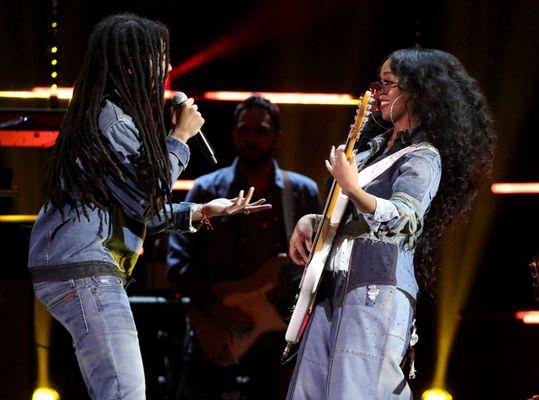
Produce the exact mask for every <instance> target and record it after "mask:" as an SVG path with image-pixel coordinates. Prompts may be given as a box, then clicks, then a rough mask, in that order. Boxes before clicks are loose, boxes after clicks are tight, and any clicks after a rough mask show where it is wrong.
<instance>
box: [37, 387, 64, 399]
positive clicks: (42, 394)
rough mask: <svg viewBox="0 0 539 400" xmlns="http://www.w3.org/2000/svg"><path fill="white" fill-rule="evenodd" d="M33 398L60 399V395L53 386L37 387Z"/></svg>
mask: <svg viewBox="0 0 539 400" xmlns="http://www.w3.org/2000/svg"><path fill="white" fill-rule="evenodd" d="M32 400H60V395H59V394H58V392H57V391H56V390H54V389H51V388H37V389H36V390H35V391H34V394H33V395H32Z"/></svg>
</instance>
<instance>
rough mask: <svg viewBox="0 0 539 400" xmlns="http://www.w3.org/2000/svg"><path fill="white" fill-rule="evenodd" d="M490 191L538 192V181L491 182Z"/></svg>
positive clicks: (505, 192)
mask: <svg viewBox="0 0 539 400" xmlns="http://www.w3.org/2000/svg"><path fill="white" fill-rule="evenodd" d="M491 191H492V193H495V194H529V193H539V183H537V182H529V183H524V182H523V183H493V184H492V186H491Z"/></svg>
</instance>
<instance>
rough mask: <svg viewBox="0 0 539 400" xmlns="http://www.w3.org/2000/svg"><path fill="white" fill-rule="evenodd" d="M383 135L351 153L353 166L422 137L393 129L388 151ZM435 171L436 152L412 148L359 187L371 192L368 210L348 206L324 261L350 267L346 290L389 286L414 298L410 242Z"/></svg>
mask: <svg viewBox="0 0 539 400" xmlns="http://www.w3.org/2000/svg"><path fill="white" fill-rule="evenodd" d="M387 136H388V135H387V134H383V135H379V136H376V137H375V138H374V139H372V140H371V141H370V143H369V147H370V148H369V150H366V151H363V152H361V153H359V154H358V155H357V156H356V164H357V165H358V168H360V169H361V168H364V167H365V166H367V165H371V164H373V163H375V162H377V161H380V160H381V159H383V158H385V157H387V156H389V155H390V154H392V153H394V152H396V151H398V150H400V149H402V148H404V147H406V146H408V145H411V144H414V143H419V142H424V141H423V140H421V137H422V134H421V131H420V130H419V129H414V130H412V131H403V132H399V134H398V137H397V140H396V141H395V144H394V145H393V147H392V148H391V150H390V151H389V152H387V153H382V152H381V149H382V148H383V147H384V146H383V145H384V144H385V141H386V140H387V139H388V137H387ZM441 173H442V165H441V159H440V155H439V153H438V151H437V150H436V149H435V148H434V147H432V146H429V147H428V148H421V149H418V150H414V151H412V152H410V153H407V154H405V155H403V156H402V157H401V158H399V159H398V160H397V161H396V162H395V163H394V164H393V165H392V166H391V167H390V168H389V169H388V170H387V171H385V172H384V173H382V174H381V175H380V176H379V177H377V178H376V179H374V180H373V181H371V182H370V183H369V184H368V185H367V186H366V187H365V188H364V189H365V191H366V192H367V193H369V194H371V195H373V196H374V197H375V200H376V209H375V211H374V213H373V214H366V213H361V212H359V211H358V210H356V209H355V207H353V205H350V206H349V210H348V213H347V214H346V215H345V217H344V219H343V222H342V223H341V227H340V228H339V231H338V233H337V237H336V238H335V242H334V245H333V249H332V253H331V255H330V258H329V263H328V268H329V269H330V270H334V271H338V270H349V269H350V270H352V273H351V274H350V275H351V282H350V284H349V290H353V289H354V288H356V287H359V286H365V285H374V284H380V285H393V286H397V287H398V288H400V289H402V290H404V291H405V292H406V293H408V294H409V295H410V296H412V297H414V298H415V296H416V295H417V292H418V286H417V282H416V279H415V272H414V264H413V258H414V248H415V243H416V241H417V239H418V237H419V235H420V234H421V232H422V230H423V221H424V219H425V216H426V214H427V212H428V210H429V207H430V204H431V202H432V199H433V198H434V196H435V195H436V192H437V190H438V185H439V183H440V178H441Z"/></svg>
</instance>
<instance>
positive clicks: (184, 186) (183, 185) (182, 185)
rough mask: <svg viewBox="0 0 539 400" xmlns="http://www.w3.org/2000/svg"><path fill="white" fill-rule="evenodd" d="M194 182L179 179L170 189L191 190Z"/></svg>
mask: <svg viewBox="0 0 539 400" xmlns="http://www.w3.org/2000/svg"><path fill="white" fill-rule="evenodd" d="M194 184H195V181H193V180H187V179H181V180H180V179H179V180H177V181H176V182H174V186H173V187H172V190H191V189H192V187H193V186H194Z"/></svg>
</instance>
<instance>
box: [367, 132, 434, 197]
mask: <svg viewBox="0 0 539 400" xmlns="http://www.w3.org/2000/svg"><path fill="white" fill-rule="evenodd" d="M423 149H429V150H432V151H434V152H435V153H436V154H439V153H438V150H437V149H436V147H434V146H433V145H431V144H430V143H426V142H422V143H417V144H413V145H411V146H407V147H405V148H404V149H401V150H399V151H397V152H395V153H393V154H391V155H390V156H387V157H386V158H384V159H383V160H380V161H378V162H377V163H374V164H373V165H370V166H368V167H367V168H365V169H363V170H361V171H359V176H358V183H359V186H360V187H362V188H364V187H365V186H367V185H368V184H369V183H370V182H372V181H373V180H374V179H376V178H378V177H379V176H380V175H382V174H383V173H384V172H385V171H387V170H388V168H389V167H391V166H392V165H393V164H394V163H395V161H397V160H398V159H399V158H401V157H402V156H403V155H405V154H407V153H410V152H412V151H415V150H423Z"/></svg>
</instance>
